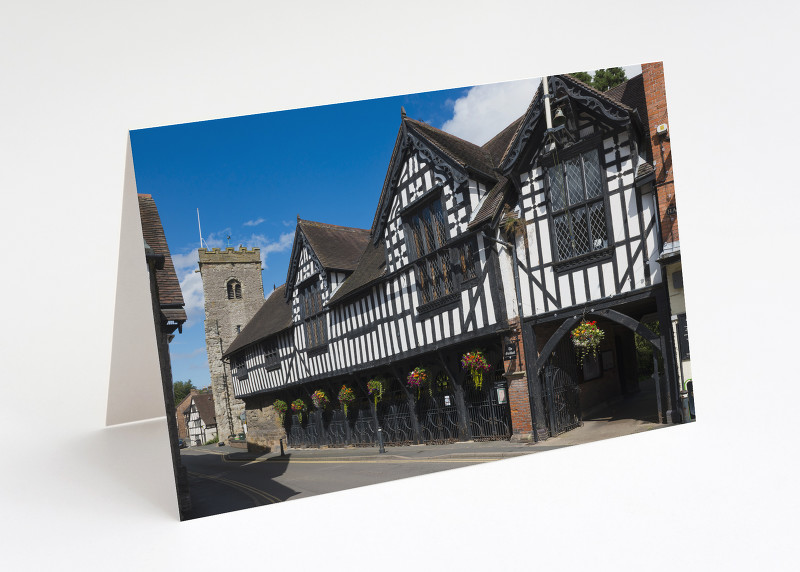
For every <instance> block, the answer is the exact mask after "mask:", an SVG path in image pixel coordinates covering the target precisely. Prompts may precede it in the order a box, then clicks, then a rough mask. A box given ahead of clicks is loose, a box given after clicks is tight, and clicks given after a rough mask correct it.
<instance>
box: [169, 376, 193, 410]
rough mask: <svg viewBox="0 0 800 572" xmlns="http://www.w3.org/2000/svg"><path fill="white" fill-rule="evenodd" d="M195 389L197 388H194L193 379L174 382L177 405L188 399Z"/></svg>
mask: <svg viewBox="0 0 800 572" xmlns="http://www.w3.org/2000/svg"><path fill="white" fill-rule="evenodd" d="M193 389H197V388H196V387H195V386H194V384H193V383H192V380H191V379H189V380H187V381H176V382H173V384H172V392H173V393H174V394H175V405H178V404H179V403H180V402H181V401H183V400H184V399H186V396H187V395H189V393H191V391H192V390H193Z"/></svg>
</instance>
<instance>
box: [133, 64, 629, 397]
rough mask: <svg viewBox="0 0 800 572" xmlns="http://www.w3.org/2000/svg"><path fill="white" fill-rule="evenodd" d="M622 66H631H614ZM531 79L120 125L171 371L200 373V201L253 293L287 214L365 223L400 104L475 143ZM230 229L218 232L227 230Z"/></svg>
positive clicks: (524, 102) (267, 287) (279, 261)
mask: <svg viewBox="0 0 800 572" xmlns="http://www.w3.org/2000/svg"><path fill="white" fill-rule="evenodd" d="M625 69H626V72H627V74H628V77H632V76H633V75H635V74H638V73H640V71H641V69H640V68H639V66H634V67H631V68H625ZM538 84H539V78H535V79H529V80H522V81H517V82H508V83H499V84H491V85H484V86H476V87H466V88H459V89H451V90H444V91H436V92H427V93H420V94H414V95H400V96H396V97H388V98H382V99H373V100H367V101H358V102H352V103H341V104H336V105H327V106H321V107H313V108H306V109H297V110H289V111H280V112H274V113H265V114H261V115H251V116H245V117H236V118H230V119H219V120H214V121H205V122H199V123H190V124H184V125H174V126H167V127H155V128H151V129H140V130H136V131H131V146H132V150H133V160H134V168H135V171H136V185H137V189H138V192H140V193H149V194H151V195H153V198H154V199H155V201H156V205H157V206H158V210H159V214H160V216H161V221H162V223H163V225H164V231H165V233H166V236H167V243H168V244H169V248H170V252H171V253H172V258H173V261H174V263H175V267H176V271H177V273H178V278H179V279H180V281H181V290H182V291H183V295H184V298H185V300H186V308H187V313H188V321H187V322H186V324H184V328H183V333H182V334H179V335H177V336H176V337H175V339H174V340H173V341H172V343H171V344H170V354H171V358H172V369H173V378H174V379H175V380H187V379H191V380H192V382H193V383H194V385H195V386H196V387H205V386H207V385H208V384H209V383H210V381H209V373H208V358H207V355H206V351H205V338H204V331H203V292H202V284H201V282H200V275H199V274H198V273H196V272H195V270H196V269H197V249H198V248H199V246H200V238H199V232H198V225H197V209H199V210H200V222H201V224H202V230H203V239H204V241H205V242H206V243H207V244H208V245H209V246H210V247H215V246H219V247H225V246H227V245H228V244H230V245H231V246H234V247H238V246H239V245H244V246H246V247H248V248H252V247H259V248H260V249H261V254H262V260H263V266H264V271H263V280H264V293H265V295H266V296H268V295H269V293H270V292H271V291H272V286H273V284H274V285H281V284H283V283H284V282H285V281H286V271H287V266H288V259H289V253H290V250H291V246H292V240H293V237H294V228H295V224H296V220H297V216H298V215H299V216H300V217H301V218H303V219H307V220H314V221H320V222H327V223H332V224H339V225H343V226H353V227H358V228H369V227H370V226H371V224H372V218H373V215H374V214H375V208H376V206H377V202H378V198H379V196H380V191H381V187H382V185H383V181H384V177H385V175H386V169H387V168H388V165H389V160H390V158H391V153H392V148H393V146H394V142H395V138H396V136H397V131H398V129H399V127H400V107H401V106H402V107H404V108H405V110H406V113H407V115H408V116H409V117H412V118H414V119H419V120H422V121H425V122H427V123H429V124H431V125H433V126H434V127H438V128H440V129H444V130H445V131H448V132H449V133H453V134H454V135H457V136H459V137H462V138H464V139H466V140H468V141H472V142H473V143H476V144H478V145H481V144H483V143H485V142H486V141H487V140H488V139H489V138H491V137H492V136H493V135H495V134H496V133H497V132H499V131H500V130H501V129H503V128H504V127H505V126H507V125H508V124H509V123H511V122H512V121H513V120H514V119H516V118H517V117H519V116H520V115H521V114H522V113H524V111H525V109H526V108H527V106H528V104H529V103H530V99H531V97H532V96H533V93H534V91H535V89H536V87H537V86H538ZM228 236H230V237H231V238H230V242H229V241H228V239H227V237H228Z"/></svg>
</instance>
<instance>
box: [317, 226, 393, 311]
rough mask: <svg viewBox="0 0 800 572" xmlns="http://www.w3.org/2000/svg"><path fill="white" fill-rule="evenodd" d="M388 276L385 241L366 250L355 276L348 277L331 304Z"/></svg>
mask: <svg viewBox="0 0 800 572" xmlns="http://www.w3.org/2000/svg"><path fill="white" fill-rule="evenodd" d="M385 274H386V245H385V243H384V241H382V240H381V241H379V242H378V245H377V246H375V245H373V244H369V245H367V248H366V250H364V253H363V254H362V255H361V258H360V259H359V261H358V266H356V269H355V271H354V272H353V274H351V275H350V276H348V278H347V280H345V281H344V284H342V285H341V286H340V287H339V289H338V290H337V291H336V293H335V294H334V295H333V297H332V298H331V299H330V302H329V304H334V303H336V302H338V301H340V300H342V299H343V298H346V297H347V296H348V295H350V294H352V293H353V292H356V291H357V290H360V289H362V288H364V287H365V286H367V285H369V284H371V283H372V282H374V281H376V280H378V279H379V278H381V277H382V276H384V275H385Z"/></svg>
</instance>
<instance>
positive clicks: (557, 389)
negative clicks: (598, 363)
mask: <svg viewBox="0 0 800 572" xmlns="http://www.w3.org/2000/svg"><path fill="white" fill-rule="evenodd" d="M590 316H591V317H593V318H598V319H604V320H606V321H608V322H612V323H614V324H619V325H621V326H623V327H624V328H625V329H627V330H629V331H631V332H633V333H636V334H639V335H640V336H641V337H642V338H643V339H645V340H647V342H648V343H649V344H650V345H652V346H653V347H654V348H655V349H656V350H658V352H659V354H661V355H662V356H663V357H664V358H665V359H664V364H665V376H666V377H667V379H666V380H662V379H660V377H659V375H658V370H657V369H656V373H655V374H654V389H655V397H656V403H654V404H653V409H657V411H658V420H659V422H664V416H663V408H662V393H664V394H665V395H667V393H665V392H669V383H668V382H669V377H670V375H671V370H670V368H669V367H668V360H667V359H666V358H667V355H666V354H667V350H669V346H668V343H667V340H666V338H664V337H663V336H659V335H658V334H655V333H653V332H652V331H651V330H650V329H649V328H647V326H645V325H644V323H642V322H640V321H639V320H636V319H634V318H632V317H631V316H628V315H626V314H623V313H621V312H619V311H617V310H614V309H611V308H603V309H598V310H591V311H587V312H586V314H585V315H583V314H575V315H570V316H569V317H566V318H565V319H564V320H563V321H562V322H561V324H560V325H559V326H558V328H557V329H556V330H555V331H554V332H553V333H552V334H551V335H550V336H549V338H548V339H547V341H546V343H545V344H544V346H543V347H542V350H541V351H540V352H539V353H538V355H537V357H536V359H532V360H530V362H529V369H528V384H529V396H530V399H531V404H530V405H531V410H532V411H538V412H540V413H544V414H545V417H544V419H543V421H544V420H546V422H547V426H548V430H549V433H550V435H557V434H560V433H562V432H564V431H567V430H569V429H572V428H574V427H576V426H577V425H579V424H580V423H581V413H580V405H579V403H578V402H579V401H580V400H581V399H579V397H578V384H577V379H578V370H577V369H575V368H576V366H573V370H572V371H565V369H568V368H564V367H563V361H564V360H563V359H562V360H561V362H562V363H559V364H558V366H559V367H553V365H554V364H555V361H554V358H556V354H559V353H560V354H562V358H563V353H564V351H563V349H564V347H565V345H566V344H569V341H568V336H569V332H570V331H571V330H572V329H573V328H575V326H576V325H578V323H579V322H580V321H581V320H582V319H588V318H589V317H590ZM530 327H532V326H530ZM557 349H559V352H556V350H557ZM570 353H571V352H570ZM569 357H570V359H573V357H572V355H570V356H569ZM581 375H583V374H581ZM617 375H618V379H619V381H620V382H622V378H620V377H619V372H618V374H617ZM581 379H583V378H581ZM665 382H666V383H665ZM582 383H585V382H582ZM534 384H540V386H539V388H537V387H534ZM570 392H572V393H570ZM537 396H538V398H539V399H541V400H542V402H540V406H539V407H536V403H535V400H536V399H537ZM565 409H567V410H568V411H567V412H566V413H565Z"/></svg>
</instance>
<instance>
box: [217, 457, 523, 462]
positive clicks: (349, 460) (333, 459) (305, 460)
mask: <svg viewBox="0 0 800 572" xmlns="http://www.w3.org/2000/svg"><path fill="white" fill-rule="evenodd" d="M508 458H511V457H497V458H489V459H480V458H470V459H358V460H354V459H352V458H350V457H346V458H332V459H280V458H270V459H241V460H237V459H225V461H226V462H228V463H247V464H251V463H287V464H288V463H298V464H317V463H327V464H331V463H333V464H337V463H338V464H349V463H355V464H358V463H382V464H389V463H489V462H491V461H499V460H501V459H508Z"/></svg>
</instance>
